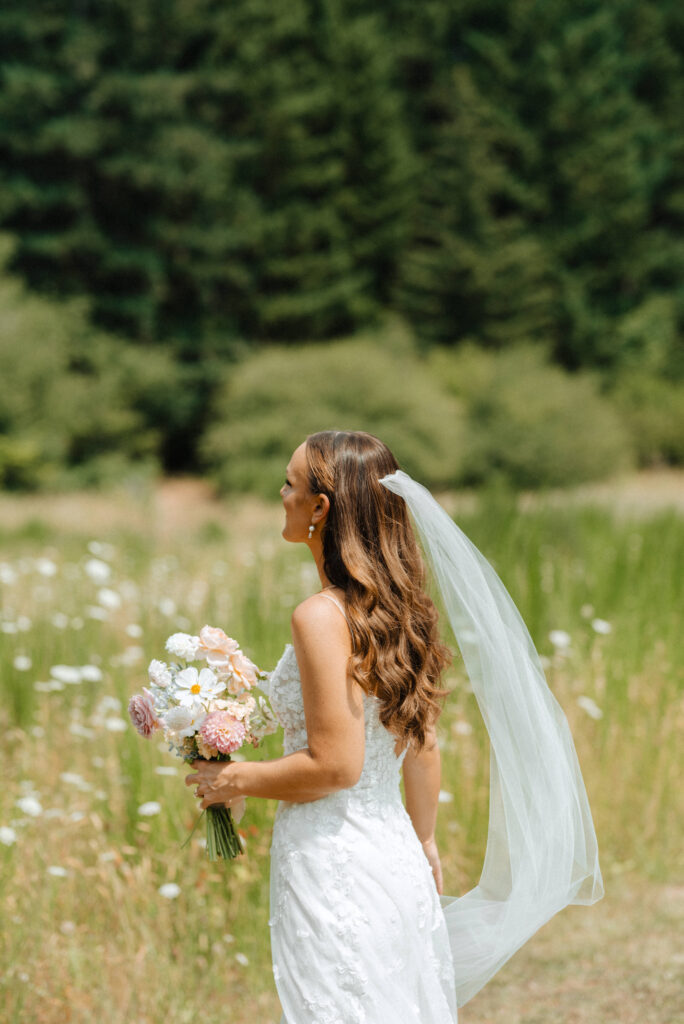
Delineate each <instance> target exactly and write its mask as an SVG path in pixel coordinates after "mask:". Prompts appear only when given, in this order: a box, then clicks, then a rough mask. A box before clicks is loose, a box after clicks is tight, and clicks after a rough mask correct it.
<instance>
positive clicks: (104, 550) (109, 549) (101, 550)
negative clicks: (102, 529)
mask: <svg viewBox="0 0 684 1024" xmlns="http://www.w3.org/2000/svg"><path fill="white" fill-rule="evenodd" d="M88 551H90V553H91V554H93V555H98V556H99V557H100V558H114V555H115V554H116V548H115V547H114V545H113V544H109V543H108V542H107V541H104V540H91V541H88Z"/></svg>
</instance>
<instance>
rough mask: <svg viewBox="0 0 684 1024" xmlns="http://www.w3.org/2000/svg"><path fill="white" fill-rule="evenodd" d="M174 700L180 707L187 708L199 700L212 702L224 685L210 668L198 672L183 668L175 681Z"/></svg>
mask: <svg viewBox="0 0 684 1024" xmlns="http://www.w3.org/2000/svg"><path fill="white" fill-rule="evenodd" d="M175 684H176V694H175V696H176V700H177V701H178V703H179V704H180V705H181V706H182V707H187V706H189V705H190V704H193V703H194V702H195V701H197V700H199V701H202V703H204V702H205V701H209V700H213V699H215V698H216V697H218V695H219V694H220V693H222V692H223V691H224V690H225V688H226V684H225V683H224V682H223V680H221V679H217V678H216V676H215V674H214V673H213V672H212V671H211V669H210V668H202V669H200V671H199V672H198V671H197V669H196V668H185V669H183V671H182V672H179V673H178V675H177V676H176V679H175Z"/></svg>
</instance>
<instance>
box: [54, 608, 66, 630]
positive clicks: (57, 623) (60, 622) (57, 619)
mask: <svg viewBox="0 0 684 1024" xmlns="http://www.w3.org/2000/svg"><path fill="white" fill-rule="evenodd" d="M50 622H51V623H52V625H53V626H54V627H55V629H66V628H67V626H68V625H69V616H68V615H65V614H64V612H55V614H54V615H53V616H52V618H51V619H50Z"/></svg>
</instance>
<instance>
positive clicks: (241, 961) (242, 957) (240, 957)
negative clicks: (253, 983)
mask: <svg viewBox="0 0 684 1024" xmlns="http://www.w3.org/2000/svg"><path fill="white" fill-rule="evenodd" d="M235 959H236V960H237V962H238V963H239V964H242V966H243V967H246V966H247V964H248V963H249V960H248V959H247V957H246V956H245V954H244V953H236V954H235Z"/></svg>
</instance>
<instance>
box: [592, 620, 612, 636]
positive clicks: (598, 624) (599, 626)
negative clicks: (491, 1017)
mask: <svg viewBox="0 0 684 1024" xmlns="http://www.w3.org/2000/svg"><path fill="white" fill-rule="evenodd" d="M591 627H592V629H593V630H594V632H596V633H611V632H612V630H613V627H612V626H611V624H610V622H606V620H605V619H592V621H591Z"/></svg>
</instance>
